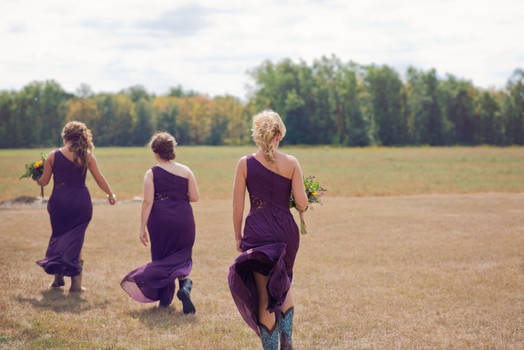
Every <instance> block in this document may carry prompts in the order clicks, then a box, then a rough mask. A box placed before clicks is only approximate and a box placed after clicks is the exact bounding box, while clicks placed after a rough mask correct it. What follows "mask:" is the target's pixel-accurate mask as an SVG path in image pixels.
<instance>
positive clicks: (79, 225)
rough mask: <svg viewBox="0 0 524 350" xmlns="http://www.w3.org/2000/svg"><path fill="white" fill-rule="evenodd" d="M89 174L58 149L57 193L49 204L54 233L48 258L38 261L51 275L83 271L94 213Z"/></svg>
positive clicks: (54, 168)
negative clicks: (81, 258) (82, 254)
mask: <svg viewBox="0 0 524 350" xmlns="http://www.w3.org/2000/svg"><path fill="white" fill-rule="evenodd" d="M86 173H87V170H85V171H82V169H81V168H79V167H78V166H77V165H75V164H74V163H73V162H72V161H70V160H69V159H67V158H66V157H65V156H64V155H63V154H62V152H60V150H56V151H55V161H54V163H53V184H54V185H53V192H52V194H51V197H49V202H48V203H47V211H48V212H49V216H50V218H51V227H52V229H53V233H52V234H51V239H50V240H49V245H48V248H47V252H46V254H45V259H43V260H40V261H37V262H36V263H37V264H38V265H40V266H42V267H43V268H44V270H45V272H47V273H48V274H62V275H65V276H76V275H78V274H79V273H80V272H81V271H82V266H81V265H80V263H79V260H78V258H79V256H80V251H81V250H82V245H83V244H84V236H85V232H86V229H87V226H88V225H89V221H91V217H92V214H93V206H92V204H91V196H90V195H89V190H88V189H87V187H86V185H85V180H86Z"/></svg>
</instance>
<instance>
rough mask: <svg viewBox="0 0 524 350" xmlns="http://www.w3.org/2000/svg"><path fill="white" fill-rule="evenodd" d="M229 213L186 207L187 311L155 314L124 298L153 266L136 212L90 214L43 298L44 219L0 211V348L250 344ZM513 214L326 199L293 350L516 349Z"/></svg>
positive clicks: (516, 228)
mask: <svg viewBox="0 0 524 350" xmlns="http://www.w3.org/2000/svg"><path fill="white" fill-rule="evenodd" d="M229 208H230V203H229V200H225V199H208V200H205V201H202V202H198V203H197V204H196V205H195V206H194V209H195V216H196V220H197V240H196V244H195V249H194V256H193V258H194V268H193V272H192V278H193V280H194V289H193V299H194V302H195V305H196V308H197V314H196V315H194V316H184V315H183V314H182V311H181V305H180V303H179V302H178V300H176V299H175V300H176V302H175V303H174V305H173V306H171V307H170V308H169V309H167V310H161V309H157V308H156V306H154V305H148V304H139V303H136V302H134V301H132V300H131V299H130V298H129V297H128V296H127V294H125V293H124V292H123V291H122V290H121V289H120V286H119V282H120V280H121V278H122V277H123V276H124V275H125V274H126V273H127V272H129V271H130V270H132V269H133V268H135V267H137V266H139V265H141V264H143V263H145V262H147V261H148V260H149V252H148V249H147V248H144V247H143V246H141V245H140V244H139V242H138V239H137V237H136V228H137V226H138V220H139V218H138V213H139V204H138V203H134V204H125V205H119V206H116V207H109V206H107V205H97V206H95V211H94V218H93V221H92V223H91V225H90V227H89V229H88V231H87V236H86V242H85V245H84V253H83V254H84V258H85V275H84V283H85V286H86V287H87V288H88V291H87V292H85V293H84V294H82V295H81V296H80V297H75V296H70V295H68V294H67V292H65V293H64V292H52V291H48V290H47V284H48V283H49V282H50V280H51V278H50V277H49V276H48V275H46V274H45V273H44V272H43V271H42V270H41V268H40V267H38V266H37V265H36V264H35V263H34V261H36V260H37V259H40V258H42V257H43V256H44V253H45V247H46V244H47V241H48V237H49V231H50V229H49V223H48V216H47V213H46V212H45V210H44V209H39V210H36V209H31V210H25V209H24V210H2V211H0V220H1V222H2V232H3V234H2V246H1V249H0V261H2V266H3V268H2V270H3V273H2V278H1V279H0V288H1V290H2V293H1V294H0V306H1V307H2V313H1V314H0V329H1V331H0V348H9V349H51V348H52V349H73V348H75V349H76V348H79V349H80V348H81V349H228V350H229V349H257V348H259V343H258V338H257V337H256V335H255V334H254V333H253V332H252V331H251V330H250V329H249V328H248V327H247V326H246V325H245V324H244V323H243V321H242V319H241V318H240V315H239V314H238V312H237V310H236V307H235V305H234V303H233V300H232V298H231V295H230V293H229V289H228V286H227V271H228V266H229V265H230V264H231V263H232V261H233V260H234V258H235V256H236V252H235V249H234V243H233V239H232V233H231V224H230V222H229V217H230V214H231V213H230V209H229ZM522 217H524V195H523V194H466V195H449V194H447V195H416V196H397V197H360V198H359V197H352V198H342V197H339V198H326V200H325V205H324V206H322V207H318V208H317V209H315V210H313V211H311V212H309V213H308V224H309V229H310V234H309V235H306V236H302V237H301V247H300V250H299V254H298V256H297V260H296V265H295V277H294V284H293V288H294V291H295V295H296V302H297V305H296V311H295V315H296V316H295V330H294V340H295V347H296V349H308V350H309V349H522V345H523V344H524V327H523V325H524V298H523V297H522V291H523V290H524V255H523V250H522V247H524V225H523V222H522ZM6 233H7V234H6ZM67 282H68V281H67ZM67 284H68V283H67ZM67 284H66V287H68V285H67Z"/></svg>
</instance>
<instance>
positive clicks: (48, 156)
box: [45, 148, 59, 161]
mask: <svg viewBox="0 0 524 350" xmlns="http://www.w3.org/2000/svg"><path fill="white" fill-rule="evenodd" d="M58 151H59V149H58V148H57V149H54V150H52V151H51V152H49V154H48V155H47V157H46V158H45V159H46V160H50V161H53V160H54V159H55V153H56V152H58Z"/></svg>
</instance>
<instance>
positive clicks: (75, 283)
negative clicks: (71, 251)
mask: <svg viewBox="0 0 524 350" xmlns="http://www.w3.org/2000/svg"><path fill="white" fill-rule="evenodd" d="M78 263H79V264H80V266H81V267H82V270H81V271H80V273H79V274H78V275H76V276H72V277H71V288H69V292H83V291H85V290H86V289H85V288H84V287H82V272H83V270H84V269H83V267H84V260H79V261H78Z"/></svg>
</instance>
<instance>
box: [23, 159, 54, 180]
mask: <svg viewBox="0 0 524 350" xmlns="http://www.w3.org/2000/svg"><path fill="white" fill-rule="evenodd" d="M46 158H47V154H46V153H42V154H41V155H40V159H39V160H36V161H34V162H31V163H29V164H26V165H25V172H24V173H23V174H22V175H20V177H19V179H24V178H26V177H30V178H32V179H33V180H38V179H39V178H40V177H41V176H42V174H43V173H44V164H45V160H46Z"/></svg>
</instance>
